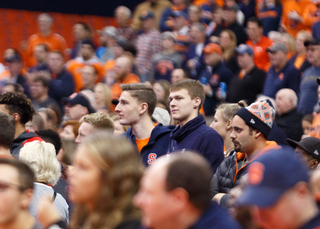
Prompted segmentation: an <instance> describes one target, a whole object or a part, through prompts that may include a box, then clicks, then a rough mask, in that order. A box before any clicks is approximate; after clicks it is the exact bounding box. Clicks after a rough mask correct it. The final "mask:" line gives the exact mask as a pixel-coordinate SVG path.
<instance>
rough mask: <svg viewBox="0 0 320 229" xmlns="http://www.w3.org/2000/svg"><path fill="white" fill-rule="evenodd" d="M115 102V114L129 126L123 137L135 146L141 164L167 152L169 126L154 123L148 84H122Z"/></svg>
mask: <svg viewBox="0 0 320 229" xmlns="http://www.w3.org/2000/svg"><path fill="white" fill-rule="evenodd" d="M121 89H122V91H123V92H122V93H121V96H120V98H119V103H118V105H117V107H116V109H115V111H116V112H117V113H119V118H120V124H121V125H130V126H131V127H130V128H129V129H128V131H127V132H126V133H124V135H125V136H127V137H128V138H129V139H130V140H131V142H132V143H133V144H134V145H135V146H136V149H137V151H138V152H139V153H140V155H141V158H142V161H143V163H144V165H145V166H148V165H150V164H153V163H155V162H156V160H157V158H158V157H160V156H162V155H165V154H166V153H167V149H168V145H169V141H170V133H171V131H172V130H173V128H174V127H173V126H162V124H161V123H159V124H157V125H155V124H154V123H153V122H152V119H151V117H152V114H153V111H154V109H155V107H156V104H157V98H156V94H155V93H154V91H153V89H152V87H150V86H148V85H146V84H142V83H135V84H123V85H121Z"/></svg>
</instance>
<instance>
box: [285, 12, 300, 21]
mask: <svg viewBox="0 0 320 229" xmlns="http://www.w3.org/2000/svg"><path fill="white" fill-rule="evenodd" d="M288 18H289V19H290V20H293V21H300V22H301V21H302V17H301V16H300V15H299V14H298V13H297V11H295V10H294V11H290V12H289V13H288Z"/></svg>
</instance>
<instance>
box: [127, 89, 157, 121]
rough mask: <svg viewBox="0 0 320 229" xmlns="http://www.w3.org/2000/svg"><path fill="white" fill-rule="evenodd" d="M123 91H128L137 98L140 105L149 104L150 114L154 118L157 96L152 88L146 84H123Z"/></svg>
mask: <svg viewBox="0 0 320 229" xmlns="http://www.w3.org/2000/svg"><path fill="white" fill-rule="evenodd" d="M121 89H122V91H128V92H129V93H130V95H131V96H132V97H134V98H137V99H138V101H139V102H140V103H147V104H148V114H149V116H150V117H152V114H153V112H154V109H155V107H156V105H157V96H156V93H155V92H154V91H153V89H152V87H151V86H149V85H147V84H144V83H132V84H122V85H121Z"/></svg>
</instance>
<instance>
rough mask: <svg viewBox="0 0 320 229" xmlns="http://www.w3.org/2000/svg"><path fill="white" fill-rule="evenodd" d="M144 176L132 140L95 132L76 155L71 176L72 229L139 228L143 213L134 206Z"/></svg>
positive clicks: (86, 139) (82, 144)
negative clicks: (123, 226)
mask: <svg viewBox="0 0 320 229" xmlns="http://www.w3.org/2000/svg"><path fill="white" fill-rule="evenodd" d="M142 173H143V166H142V163H141V161H140V158H139V157H138V155H137V154H136V151H135V149H134V148H133V146H132V145H131V143H130V142H129V140H127V139H125V138H122V137H119V136H112V135H110V134H108V133H104V132H96V133H95V134H92V135H90V136H89V137H87V138H85V139H84V140H83V142H82V143H81V146H80V147H78V149H77V150H76V152H75V157H74V161H73V169H72V170H71V171H70V174H69V184H70V186H69V197H70V200H71V201H72V202H73V203H74V211H73V215H72V217H71V223H70V228H72V229H76V228H82V229H100V228H101V229H102V228H104V229H107V228H110V229H113V228H117V227H119V226H120V225H125V224H130V226H131V227H130V228H138V227H139V226H140V212H139V211H137V210H136V208H135V207H134V206H133V205H132V198H133V196H134V195H135V194H136V192H137V191H138V188H139V182H140V179H141V176H142Z"/></svg>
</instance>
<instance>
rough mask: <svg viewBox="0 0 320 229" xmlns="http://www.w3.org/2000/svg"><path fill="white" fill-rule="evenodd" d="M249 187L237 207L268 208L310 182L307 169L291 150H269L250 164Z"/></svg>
mask: <svg viewBox="0 0 320 229" xmlns="http://www.w3.org/2000/svg"><path fill="white" fill-rule="evenodd" d="M247 176H248V184H247V186H246V187H245V189H244V192H243V194H242V195H241V196H240V197H239V199H238V201H237V204H238V205H257V206H260V207H269V206H272V205H273V204H274V203H276V201H277V200H279V198H280V197H281V196H282V195H283V194H284V193H285V192H286V191H288V190H289V189H291V188H293V187H294V186H295V185H296V184H297V183H298V182H300V181H304V182H308V179H309V177H308V169H307V167H306V166H305V165H304V164H303V162H302V161H301V159H300V158H299V157H296V156H295V154H294V152H293V150H292V149H290V148H289V147H282V148H280V149H277V150H270V151H269V152H266V153H265V154H263V155H261V156H259V157H258V158H257V159H256V160H254V161H253V162H252V163H250V164H249V167H248V175H247Z"/></svg>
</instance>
